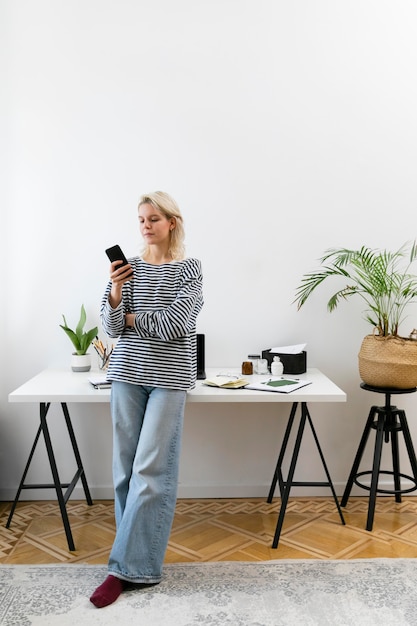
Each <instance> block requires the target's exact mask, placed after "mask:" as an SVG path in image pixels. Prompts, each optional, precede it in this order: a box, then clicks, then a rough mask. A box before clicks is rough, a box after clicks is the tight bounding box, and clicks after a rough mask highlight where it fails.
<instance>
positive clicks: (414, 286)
mask: <svg viewBox="0 0 417 626" xmlns="http://www.w3.org/2000/svg"><path fill="white" fill-rule="evenodd" d="M416 259H417V244H416V242H415V241H414V242H413V243H407V244H404V245H403V246H402V247H401V248H399V250H396V251H395V252H390V251H389V250H372V249H370V248H368V247H366V246H362V248H360V249H359V250H349V249H347V248H333V249H330V250H327V251H326V252H325V254H324V256H323V257H321V259H319V261H320V263H321V266H322V267H321V269H319V270H317V271H315V272H311V273H308V274H305V275H304V276H303V278H302V280H301V284H300V285H299V287H298V288H297V290H296V298H295V302H296V303H297V305H298V309H300V308H301V307H302V306H303V305H304V304H305V302H306V301H307V300H308V298H309V297H310V295H311V294H312V293H313V291H315V289H316V288H317V287H318V286H319V285H320V284H321V283H322V282H323V281H324V280H326V279H328V278H330V277H331V278H338V279H339V281H342V286H341V288H339V289H338V290H337V291H336V293H334V294H333V295H332V296H331V298H330V300H329V301H328V303H327V308H328V310H329V311H333V310H334V309H336V308H337V306H338V305H339V303H340V302H341V300H347V299H348V298H350V297H351V296H355V295H357V296H359V297H360V298H362V299H363V300H364V301H365V304H366V311H365V319H366V320H367V321H368V322H369V324H370V325H371V326H372V327H373V332H372V334H370V335H367V336H366V337H365V338H364V340H363V342H362V345H361V349H360V351H359V355H358V357H359V374H360V376H361V378H362V380H363V381H364V382H365V383H367V384H369V385H373V386H375V387H393V388H400V389H406V388H411V387H416V386H417V341H415V339H416V332H415V331H414V330H413V331H412V332H411V333H410V336H409V338H404V337H400V336H399V334H398V333H399V328H400V325H401V323H402V322H403V321H404V319H405V317H406V308H407V307H408V305H409V304H410V303H412V302H413V301H415V300H416V298H417V276H415V275H414V274H411V273H410V267H411V265H412V264H413V263H414V262H415V261H416Z"/></svg>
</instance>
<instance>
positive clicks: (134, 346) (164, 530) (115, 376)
mask: <svg viewBox="0 0 417 626" xmlns="http://www.w3.org/2000/svg"><path fill="white" fill-rule="evenodd" d="M138 214H139V226H140V232H141V235H142V237H143V239H144V242H145V248H144V251H143V254H142V256H141V257H134V258H133V259H131V260H130V262H129V264H128V265H125V266H123V267H120V262H119V261H114V262H113V263H112V264H111V266H110V279H111V280H110V282H109V284H108V286H107V289H106V291H105V294H104V297H103V301H102V306H101V321H102V326H103V329H104V331H105V332H106V334H107V335H108V336H109V337H119V341H118V342H117V345H116V348H115V350H114V352H113V354H112V357H111V361H110V365H109V370H108V378H109V380H111V381H112V390H111V413H112V422H113V480H114V490H115V517H116V537H115V541H114V544H113V547H112V550H111V553H110V558H109V565H108V571H109V575H108V576H107V578H106V580H105V581H104V583H102V584H101V585H100V586H99V587H98V588H97V589H96V591H95V592H94V593H93V595H92V596H91V598H90V600H91V602H92V603H93V604H94V605H95V606H97V607H99V608H101V607H103V606H107V605H109V604H111V603H112V602H114V601H115V600H116V599H117V598H118V596H119V595H120V593H121V592H122V591H123V589H124V588H125V587H126V585H127V584H128V583H142V584H143V583H145V584H155V583H158V582H160V580H161V577H162V564H163V560H164V556H165V551H166V547H167V543H168V539H169V534H170V530H171V525H172V520H173V516H174V511H175V502H176V496H177V479H178V465H179V454H180V445H181V434H182V424H183V416H184V406H185V399H186V392H187V390H188V389H191V388H193V387H194V385H195V380H196V369H197V363H196V359H197V350H196V333H195V327H196V318H197V315H198V313H199V312H200V310H201V308H202V305H203V296H202V274H201V264H200V262H199V261H198V260H197V259H192V258H189V259H186V258H185V256H184V228H183V220H182V216H181V213H180V210H179V208H178V206H177V204H176V202H175V201H174V200H173V199H172V198H171V197H170V196H169V195H168V194H166V193H163V192H161V191H158V192H155V193H150V194H148V195H145V196H142V198H141V199H140V202H139V207H138ZM132 271H133V274H132Z"/></svg>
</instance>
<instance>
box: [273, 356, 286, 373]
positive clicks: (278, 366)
mask: <svg viewBox="0 0 417 626" xmlns="http://www.w3.org/2000/svg"><path fill="white" fill-rule="evenodd" d="M283 373H284V364H283V362H282V361H281V359H280V358H279V356H274V359H273V361H272V363H271V374H272V375H273V376H281V375H282V374H283Z"/></svg>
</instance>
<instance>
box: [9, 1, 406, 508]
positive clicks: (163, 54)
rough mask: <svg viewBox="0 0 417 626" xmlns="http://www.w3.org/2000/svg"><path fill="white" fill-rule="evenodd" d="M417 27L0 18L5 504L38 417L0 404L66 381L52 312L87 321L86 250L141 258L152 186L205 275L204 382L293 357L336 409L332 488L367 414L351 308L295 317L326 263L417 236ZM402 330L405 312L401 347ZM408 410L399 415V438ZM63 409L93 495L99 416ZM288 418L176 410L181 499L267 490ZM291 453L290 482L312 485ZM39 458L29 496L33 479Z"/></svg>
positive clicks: (19, 7)
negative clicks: (55, 375) (51, 373)
mask: <svg viewBox="0 0 417 626" xmlns="http://www.w3.org/2000/svg"><path fill="white" fill-rule="evenodd" d="M416 25H417V6H416V4H415V2H414V1H413V0H408V1H407V0H402V1H401V2H397V1H395V0H351V1H349V2H347V1H341V0H297V1H295V2H287V1H284V0H246V1H243V0H211V1H210V2H203V1H202V0H177V2H170V1H169V0H142V1H138V0H122V1H116V0H114V1H111V0H74V1H72V2H64V1H62V0H38V1H37V2H31V1H30V0H19V2H15V1H14V0H3V2H2V3H1V4H0V29H1V31H0V46H1V56H0V58H1V85H2V97H1V99H0V107H1V113H2V115H1V136H2V140H1V145H2V149H1V162H0V164H1V171H2V185H1V191H0V193H1V196H2V197H1V207H2V224H3V227H2V229H1V237H2V239H4V238H5V240H6V241H5V247H3V272H2V300H1V307H0V315H1V318H0V332H1V346H2V376H1V379H0V390H1V397H0V418H1V419H0V464H1V465H0V476H1V482H0V487H1V489H0V497H2V499H8V498H11V497H12V496H13V495H14V492H15V489H16V486H17V484H18V481H19V478H20V475H21V472H22V469H23V465H24V462H25V460H26V456H27V453H28V451H29V448H30V445H31V442H32V439H33V436H34V433H35V430H36V427H37V419H38V418H37V415H38V413H37V407H35V406H29V405H21V406H19V405H15V404H8V402H7V395H8V393H9V392H10V391H12V390H13V389H14V388H15V387H17V386H18V385H20V384H21V383H23V382H24V381H25V380H27V379H28V378H30V377H31V376H33V375H35V374H36V373H37V372H38V371H40V370H41V369H43V368H45V367H47V366H50V365H64V366H66V365H68V364H69V359H70V351H71V346H70V344H69V342H68V339H67V338H66V336H65V335H64V333H63V332H62V330H61V329H60V328H59V326H58V325H59V323H60V322H61V314H62V313H65V315H66V316H67V319H68V320H69V321H70V322H72V323H74V322H75V321H76V320H77V317H78V312H79V308H80V305H81V303H84V304H85V306H86V309H87V312H88V316H89V322H90V324H91V325H94V324H96V323H97V322H98V308H99V302H100V298H101V295H102V292H103V289H104V286H105V283H106V281H107V276H108V264H107V261H106V258H105V255H104V248H106V247H108V246H109V245H112V244H114V243H116V242H117V243H120V244H121V245H122V247H123V248H124V250H125V252H126V254H128V255H134V254H135V253H136V252H137V250H138V246H139V244H140V237H139V233H138V228H137V218H136V204H137V200H138V197H139V195H140V194H141V193H143V192H146V191H150V190H155V189H163V190H166V191H168V192H169V193H171V194H172V195H173V196H174V197H175V198H176V199H177V200H178V202H179V204H180V206H181V207H182V210H183V213H184V216H185V220H186V227H187V243H188V252H189V254H190V255H195V256H197V257H199V258H200V259H201V260H202V262H203V268H204V275H205V301H206V304H205V308H204V311H203V312H202V314H201V316H200V319H199V328H198V330H199V332H204V333H205V334H206V343H207V359H206V362H207V365H208V366H215V367H217V366H229V367H231V366H240V363H241V361H242V359H243V358H244V357H245V356H246V355H247V354H248V353H249V352H252V351H254V350H256V351H258V350H262V349H263V348H268V347H271V346H272V345H277V344H283V343H285V344H287V343H293V342H297V343H298V342H307V346H308V362H309V365H310V366H316V367H319V368H320V369H321V370H322V371H323V372H324V373H326V374H327V375H329V376H330V377H331V378H332V379H333V380H334V381H335V382H336V383H337V384H338V385H339V386H340V387H342V388H343V389H344V390H345V391H346V392H347V394H348V402H347V403H346V405H334V406H332V405H318V406H316V407H314V410H313V417H314V419H315V423H316V427H317V430H318V433H319V437H320V438H321V442H322V446H323V449H324V451H325V454H326V458H327V461H328V464H329V469H330V471H331V474H332V477H333V480H334V482H335V484H336V486H337V490H338V492H341V491H343V487H344V483H345V481H346V477H347V474H348V471H349V468H350V464H351V462H352V460H353V454H354V451H355V450H356V446H357V443H358V439H359V436H360V432H361V430H362V427H363V424H364V420H365V417H366V415H367V413H368V410H369V406H370V404H371V403H373V402H375V401H379V398H375V397H371V396H370V395H369V394H367V393H366V392H364V391H362V390H360V389H359V382H360V381H359V376H358V372H357V352H358V349H359V345H360V342H361V339H362V337H363V335H365V334H366V333H367V332H369V329H368V327H367V326H366V324H365V322H364V321H363V319H362V306H361V303H360V302H359V301H358V302H356V303H355V302H354V301H351V302H350V304H347V305H346V306H344V305H343V304H342V305H341V306H340V310H338V311H336V312H335V313H333V314H331V315H330V314H329V313H327V311H326V304H325V303H326V302H327V300H326V295H327V294H329V293H330V290H331V286H323V289H322V290H321V293H317V296H315V297H314V298H312V300H311V302H309V303H308V304H307V305H306V307H305V309H303V310H302V311H300V312H297V310H296V307H295V305H293V304H292V301H293V299H294V293H295V288H296V287H297V285H298V283H299V281H300V278H301V276H302V274H303V273H304V272H307V271H310V270H312V269H315V267H316V259H318V257H319V256H320V255H321V254H322V253H323V252H324V250H325V249H327V248H329V247H333V246H346V247H356V246H360V245H362V244H366V245H369V246H371V247H389V248H391V249H396V248H397V247H399V246H400V245H401V244H402V243H404V242H405V241H407V240H410V239H413V238H414V237H415V236H416V230H415V213H414V209H415V206H416V196H417V190H416V182H415V181H416V179H415V172H416V161H417V121H416V120H417V118H416V114H415V112H416V110H417V85H416V81H415V78H414V76H415V68H416V65H417V63H416V61H417V39H416V37H415V32H416ZM4 225H5V228H4ZM415 326H417V319H416V310H415V309H414V310H411V311H410V317H409V319H408V320H407V325H406V328H404V334H406V333H407V334H408V333H409V332H410V330H411V329H412V328H413V327H415ZM415 403H416V399H415V398H414V397H413V396H407V397H402V398H401V406H403V407H404V408H406V410H407V411H408V412H409V415H410V418H411V419H410V426H411V428H412V432H413V434H414V437H415V439H416V440H417V437H416V435H417V424H416V422H415V420H414V419H412V418H413V411H414V410H415ZM70 409H71V411H72V415H73V418H74V426H75V428H76V431H77V433H78V436H79V439H80V443H81V449H82V453H83V456H84V460H85V465H86V469H87V475H88V478H89V482H90V484H91V487H92V491H93V495H94V496H95V497H111V494H112V491H111V469H110V464H111V461H110V457H111V430H110V418H109V415H108V407H99V406H96V407H92V406H74V407H70ZM54 412H55V413H54ZM54 414H55V415H56V417H57V419H56V420H51V422H52V427H53V431H54V432H55V436H56V440H57V446H58V448H59V458H60V462H61V464H62V467H63V473H65V470H66V469H68V468H69V467H71V460H70V459H71V457H70V455H69V452H68V449H67V443H66V439H65V437H64V435H63V433H64V431H63V428H62V424H61V422H62V420H61V417H60V413H59V410H58V408H57V407H53V408H52V415H54ZM285 417H286V411H284V409H282V408H280V409H279V410H277V411H275V412H274V411H273V410H272V408H271V407H265V409H262V411H261V410H260V409H259V411H258V412H257V413H256V415H253V413H252V408H251V409H249V408H248V407H233V408H231V407H227V409H226V408H225V407H216V409H213V408H208V407H201V406H200V407H199V406H195V407H192V408H191V407H189V408H188V409H187V414H186V423H185V430H184V447H183V453H182V461H181V478H180V494H181V495H186V496H196V497H198V496H215V495H219V496H222V495H224V496H233V495H236V496H241V495H248V496H251V495H253V496H258V495H264V494H266V492H267V489H268V486H269V482H270V480H271V476H272V471H273V468H274V463H275V458H276V453H277V449H278V446H279V443H280V438H281V436H282V432H283V428H284V422H285ZM53 434H54V433H53ZM306 443H307V445H306V448H305V450H304V452H303V455H302V458H301V459H300V471H301V470H303V469H304V472H308V473H309V475H310V476H315V475H318V477H319V479H320V477H321V466H320V462H319V459H318V458H317V456H316V453H315V450H314V447H313V446H312V445H311V444H310V443H309V442H308V441H307V442H306ZM44 456H45V455H44V454H43V451H42V450H41V451H40V454H39V455H38V456H37V457H36V458H35V460H34V464H33V471H32V472H31V473H32V475H33V480H34V481H36V482H39V481H43V480H47V481H49V480H50V478H49V470H48V467H47V465H46V463H45V458H44ZM404 468H405V469H406V468H407V464H406V463H405V464H404ZM298 493H302V492H301V491H299V492H298ZM309 493H311V491H310V492H309ZM326 493H327V492H326ZM32 495H33V497H39V498H43V497H45V493H40V492H37V493H36V494H31V493H30V492H29V493H27V496H28V497H29V496H32Z"/></svg>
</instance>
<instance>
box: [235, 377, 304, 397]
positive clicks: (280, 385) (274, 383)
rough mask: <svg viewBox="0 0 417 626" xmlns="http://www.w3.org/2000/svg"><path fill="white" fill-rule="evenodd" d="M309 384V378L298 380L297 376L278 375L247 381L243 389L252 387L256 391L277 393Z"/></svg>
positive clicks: (287, 391)
mask: <svg viewBox="0 0 417 626" xmlns="http://www.w3.org/2000/svg"><path fill="white" fill-rule="evenodd" d="M307 385H311V381H310V380H300V379H299V378H289V377H287V376H279V377H278V378H268V379H266V380H260V381H258V382H257V383H249V385H246V387H245V389H254V390H256V391H275V392H277V393H291V391H296V390H297V389H301V387H306V386H307Z"/></svg>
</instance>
